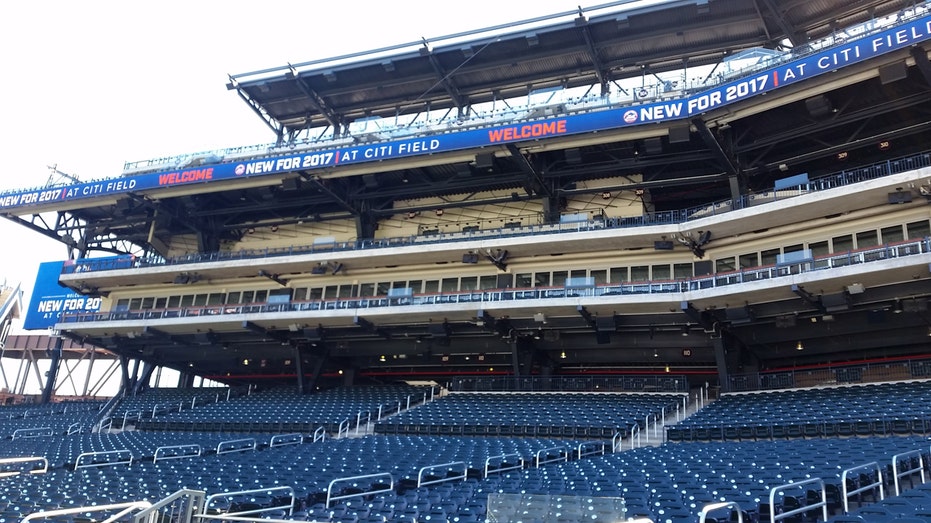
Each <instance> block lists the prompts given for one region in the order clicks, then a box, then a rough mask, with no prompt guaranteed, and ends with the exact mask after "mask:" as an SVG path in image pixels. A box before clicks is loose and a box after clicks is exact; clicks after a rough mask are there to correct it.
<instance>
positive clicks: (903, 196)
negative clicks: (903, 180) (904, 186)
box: [889, 191, 912, 205]
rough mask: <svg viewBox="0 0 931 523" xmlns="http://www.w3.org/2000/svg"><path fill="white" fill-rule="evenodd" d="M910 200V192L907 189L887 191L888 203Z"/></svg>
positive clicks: (893, 203)
mask: <svg viewBox="0 0 931 523" xmlns="http://www.w3.org/2000/svg"><path fill="white" fill-rule="evenodd" d="M910 201H912V193H910V192H908V191H896V192H891V193H889V203H890V204H891V205H895V204H897V203H908V202H910Z"/></svg>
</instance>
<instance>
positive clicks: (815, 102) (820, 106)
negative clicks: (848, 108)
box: [805, 94, 834, 117]
mask: <svg viewBox="0 0 931 523" xmlns="http://www.w3.org/2000/svg"><path fill="white" fill-rule="evenodd" d="M805 108H806V109H808V114H810V115H812V116H815V117H818V116H825V115H828V114H830V113H831V112H832V111H834V105H833V104H831V100H829V99H828V97H826V96H824V95H823V94H822V95H818V96H813V97H811V98H808V99H807V100H805Z"/></svg>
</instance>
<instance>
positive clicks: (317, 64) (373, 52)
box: [227, 0, 708, 89]
mask: <svg viewBox="0 0 931 523" xmlns="http://www.w3.org/2000/svg"><path fill="white" fill-rule="evenodd" d="M707 3H708V0H616V1H614V2H608V3H605V4H598V5H595V6H591V7H582V6H579V8H578V9H576V10H572V11H562V12H559V13H553V14H549V15H541V16H537V17H533V18H526V19H523V20H518V21H515V22H508V23H504V24H498V25H494V26H491V27H484V28H480V29H471V30H468V31H460V32H458V33H453V34H449V35H443V36H437V37H433V38H426V37H421V39H420V40H414V41H412V42H406V43H401V44H394V45H390V46H386V47H381V48H378V49H369V50H365V51H357V52H354V53H348V54H344V55H338V56H333V57H328V58H320V59H316V60H310V61H306V62H299V63H293V64H292V63H288V64H286V65H283V66H277V67H270V68H266V69H260V70H257V71H250V72H246V73H238V74H231V75H229V78H230V84H229V85H228V86H227V87H228V88H230V89H232V88H234V86H235V85H236V84H247V83H250V82H256V81H258V82H261V81H263V80H267V79H269V78H274V77H275V76H278V75H277V74H274V73H280V75H281V76H285V75H293V74H294V73H295V72H300V71H299V69H311V68H312V69H317V70H324V69H328V68H329V67H323V66H325V65H327V64H331V65H333V64H341V63H344V62H346V61H348V60H353V59H356V58H364V57H367V56H372V57H375V56H377V57H378V59H379V60H383V59H385V58H387V56H382V55H383V54H384V53H390V52H393V51H401V50H405V49H407V50H410V51H414V50H416V49H419V48H422V47H424V46H425V45H429V46H431V47H437V48H438V47H439V44H441V43H444V42H449V41H451V40H456V39H462V38H467V37H472V36H476V35H484V34H486V33H496V32H498V31H503V30H508V29H513V28H518V27H522V26H530V25H533V24H538V23H541V22H549V21H553V20H558V19H562V18H567V17H579V16H582V17H585V18H586V19H587V18H588V17H587V16H586V13H589V12H592V13H594V12H597V11H603V10H605V9H611V8H614V7H619V6H625V5H630V4H647V5H646V6H644V7H643V8H642V9H636V8H633V9H629V10H617V11H613V12H611V13H605V14H603V15H600V16H599V17H598V18H603V17H608V16H615V15H617V14H620V13H626V14H643V13H648V12H652V11H655V10H656V9H657V8H659V7H660V6H661V7H662V8H663V9H668V8H670V7H678V6H681V5H692V4H694V5H703V4H707ZM566 23H569V22H566ZM557 27H563V24H559V25H549V26H542V28H547V29H551V30H552V29H555V28H557ZM534 29H536V28H534ZM522 34H524V32H522V31H514V32H509V33H503V34H496V35H494V36H497V37H502V36H512V37H516V36H519V35H522ZM488 36H492V35H488ZM460 43H462V42H460ZM447 45H453V44H447ZM398 56H400V55H396V56H394V57H398ZM363 62H364V61H363ZM358 63H360V62H355V64H358ZM252 77H254V78H252Z"/></svg>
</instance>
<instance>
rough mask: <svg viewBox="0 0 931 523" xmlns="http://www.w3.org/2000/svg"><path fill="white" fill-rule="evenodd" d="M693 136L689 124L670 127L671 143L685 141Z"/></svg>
mask: <svg viewBox="0 0 931 523" xmlns="http://www.w3.org/2000/svg"><path fill="white" fill-rule="evenodd" d="M691 136H692V132H691V130H690V129H689V126H688V125H682V126H679V127H670V128H669V143H685V142H688V141H689V139H690V138H691Z"/></svg>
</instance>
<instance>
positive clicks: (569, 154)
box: [564, 147, 582, 164]
mask: <svg viewBox="0 0 931 523" xmlns="http://www.w3.org/2000/svg"><path fill="white" fill-rule="evenodd" d="M564 154H565V155H566V163H568V164H580V163H582V152H581V151H579V149H578V148H577V147H576V148H573V149H566V151H565V153H564Z"/></svg>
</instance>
